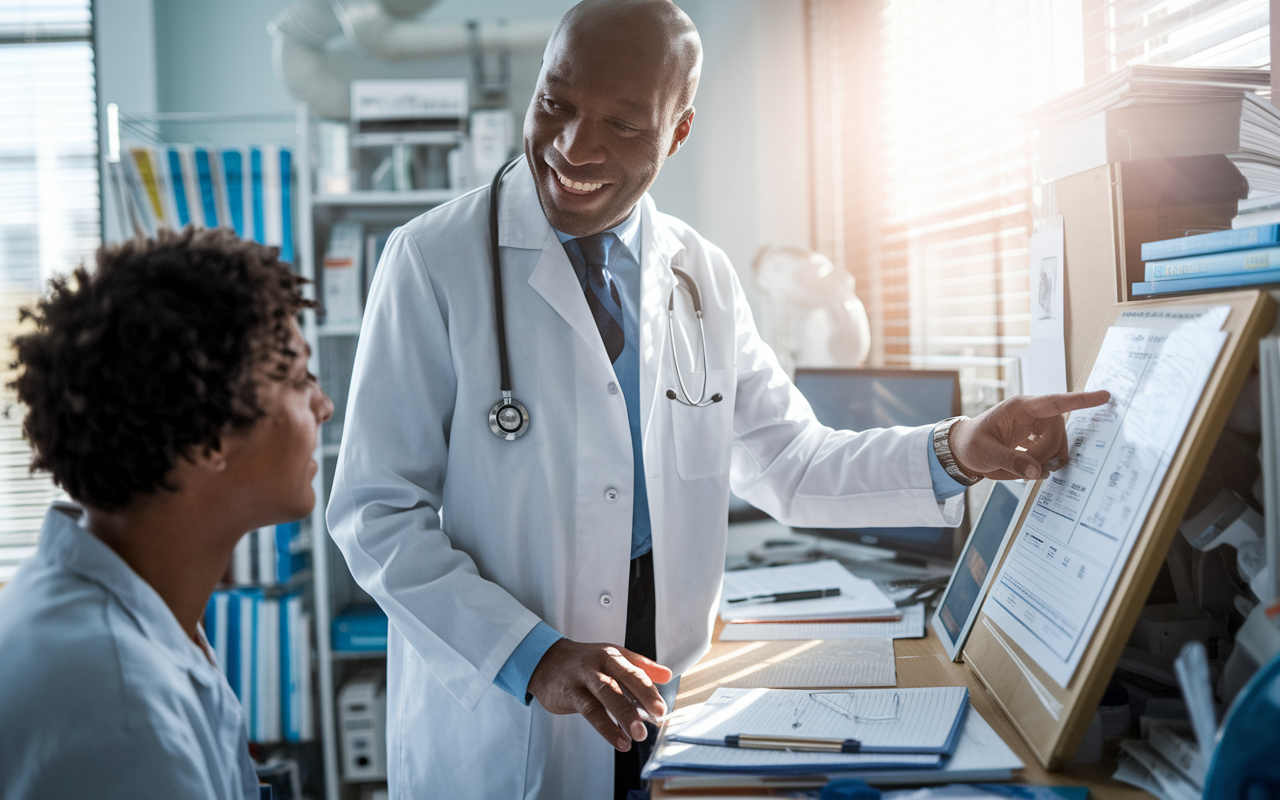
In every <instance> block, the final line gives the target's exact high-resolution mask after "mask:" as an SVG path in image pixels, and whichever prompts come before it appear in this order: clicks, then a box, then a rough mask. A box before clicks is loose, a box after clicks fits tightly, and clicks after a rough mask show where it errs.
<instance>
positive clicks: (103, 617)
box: [0, 503, 258, 800]
mask: <svg viewBox="0 0 1280 800" xmlns="http://www.w3.org/2000/svg"><path fill="white" fill-rule="evenodd" d="M81 517H82V512H81V510H80V509H79V508H78V507H77V506H74V505H71V504H69V503H67V504H64V503H56V504H54V505H53V506H52V507H51V508H50V509H49V511H48V512H47V514H46V515H45V520H44V528H43V530H42V531H41V534H40V545H39V549H38V551H37V553H36V555H35V556H34V557H32V558H31V559H30V560H28V561H27V562H26V563H25V564H23V565H22V568H21V569H20V570H18V574H17V576H16V577H15V578H14V579H13V581H12V582H11V583H10V584H9V585H8V586H6V587H5V588H4V589H3V590H2V591H0V776H3V778H2V780H0V800H18V798H22V799H23V800H28V798H29V799H30V800H45V798H63V797H85V798H89V797H92V798H96V799H98V800H116V799H117V798H118V799H119V800H135V798H143V797H165V798H168V797H173V798H179V797H181V798H200V799H201V800H205V799H206V798H217V800H257V798H258V779H257V776H256V775H255V774H254V770H253V762H252V761H251V760H250V758H249V746H248V741H247V739H246V734H245V724H244V717H243V716H242V713H241V710H240V702H239V701H238V700H237V699H236V696H235V694H233V693H232V691H231V687H230V686H228V685H227V681H226V679H225V678H224V677H223V675H222V673H221V672H220V671H219V670H218V668H217V667H216V666H215V665H214V663H213V655H212V649H211V648H209V647H208V642H207V641H206V640H205V639H204V631H203V630H201V631H199V637H200V640H201V642H200V644H197V643H196V642H195V641H193V640H192V639H191V638H190V637H189V636H187V634H186V632H185V631H184V630H183V629H182V626H181V625H179V624H178V620H177V619H176V618H175V617H174V616H173V612H172V611H170V610H169V607H168V606H167V605H166V604H165V602H164V600H162V599H161V598H160V595H158V594H156V591H155V590H154V589H153V588H151V585H150V584H148V583H147V582H146V581H144V580H142V578H140V577H138V575H137V573H135V572H134V571H133V570H132V569H130V567H129V565H128V564H126V563H125V562H124V560H123V559H121V558H120V556H118V555H116V553H115V551H114V550H112V549H111V548H109V547H107V545H106V544H104V543H103V542H102V540H100V539H98V538H97V537H96V536H94V535H93V534H91V533H89V531H87V530H85V529H84V528H83V527H82V526H81V523H80V519H81ZM202 648H203V649H202Z"/></svg>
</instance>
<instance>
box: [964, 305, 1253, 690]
mask: <svg viewBox="0 0 1280 800" xmlns="http://www.w3.org/2000/svg"><path fill="white" fill-rule="evenodd" d="M1228 313H1230V308H1228V307H1226V306H1218V307H1215V308H1210V309H1204V310H1201V311H1200V313H1198V314H1196V315H1194V316H1191V318H1190V319H1182V320H1177V321H1176V323H1175V324H1176V327H1174V326H1172V325H1170V323H1169V321H1165V320H1152V322H1154V323H1155V324H1152V325H1149V326H1147V327H1141V328H1138V327H1113V328H1110V329H1108V330H1107V334H1106V338H1105V339H1104V341H1103V344H1102V349H1101V351H1100V352H1099V353H1098V358H1097V361H1096V363H1095V364H1094V368H1093V372H1092V374H1090V376H1089V381H1088V385H1087V386H1086V389H1087V390H1089V391H1092V390H1095V389H1106V390H1108V391H1109V392H1111V401H1110V402H1109V403H1108V404H1107V405H1106V406H1102V407H1100V408H1091V409H1084V410H1082V411H1076V412H1073V413H1072V414H1071V417H1070V418H1069V419H1068V421H1067V438H1068V441H1069V442H1070V443H1071V445H1070V446H1071V455H1070V461H1069V463H1068V465H1067V466H1066V467H1064V468H1063V469H1061V470H1059V471H1058V472H1055V473H1052V474H1051V475H1050V477H1049V478H1048V479H1047V480H1045V481H1044V482H1043V483H1042V484H1041V486H1040V490H1039V492H1038V493H1037V495H1036V498H1035V502H1034V505H1033V506H1032V509H1031V511H1030V513H1028V515H1027V519H1026V522H1025V523H1024V524H1023V526H1022V529H1021V530H1020V531H1019V532H1018V537H1017V539H1016V540H1015V541H1014V543H1013V545H1012V547H1011V548H1010V551H1009V555H1008V557H1007V558H1006V559H1005V562H1004V566H1003V567H1002V568H1001V570H1000V574H999V575H998V576H997V577H996V580H995V583H994V584H993V586H992V588H991V594H990V596H989V597H988V598H987V602H986V603H985V604H984V606H983V610H984V611H985V612H986V613H987V615H988V616H989V617H990V618H991V619H992V620H993V621H994V622H995V623H996V624H997V625H999V626H1000V627H1001V628H1002V629H1003V630H1004V631H1005V633H1007V634H1008V635H1009V637H1010V638H1012V639H1013V640H1014V641H1015V642H1017V643H1018V645H1019V646H1020V647H1022V649H1023V650H1024V651H1026V653H1027V654H1028V655H1030V656H1031V658H1033V659H1034V660H1035V661H1036V663H1038V664H1039V665H1040V666H1041V667H1042V668H1043V669H1044V670H1045V671H1046V672H1047V673H1048V674H1049V676H1050V677H1051V678H1053V680H1054V681H1056V682H1057V683H1059V684H1060V685H1061V686H1063V687H1066V686H1067V685H1068V684H1069V683H1070V681H1071V678H1072V676H1073V675H1074V674H1075V671H1076V667H1077V666H1079V663H1080V658H1081V656H1082V655H1083V653H1084V650H1085V648H1086V647H1087V646H1088V644H1089V641H1090V639H1091V638H1092V637H1093V632H1094V630H1095V629H1096V628H1097V625H1098V620H1099V619H1100V618H1101V616H1102V612H1103V610H1104V609H1105V607H1106V605H1107V601H1108V599H1109V598H1110V597H1111V593H1112V591H1113V590H1114V589H1115V585H1116V581H1117V580H1118V579H1119V576H1120V572H1121V571H1122V570H1123V568H1124V564H1125V562H1126V560H1127V559H1128V557H1129V553H1130V552H1131V551H1132V550H1133V545H1134V541H1135V539H1136V538H1137V536H1138V533H1139V532H1140V531H1141V530H1142V526H1143V524H1144V522H1145V521H1146V518H1147V512H1148V511H1149V510H1150V508H1151V503H1152V501H1153V500H1154V498H1155V495H1156V492H1157V491H1158V490H1159V488H1160V484H1161V481H1162V480H1163V479H1164V476H1165V472H1166V471H1167V470H1168V468H1169V463H1170V461H1171V460H1172V458H1173V454H1174V452H1175V451H1176V450H1177V449H1178V445H1179V443H1180V442H1181V441H1182V435H1183V433H1184V432H1185V431H1186V427H1187V423H1188V421H1189V420H1190V419H1191V414H1192V412H1193V411H1194V410H1195V407H1196V404H1197V403H1198V402H1199V400H1200V394H1201V392H1202V391H1203V390H1204V386H1205V382H1206V381H1207V380H1208V378H1209V374H1210V372H1212V370H1213V366H1214V363H1215V362H1216V361H1217V359H1218V354H1219V352H1221V350H1222V345H1223V343H1224V342H1225V341H1226V338H1227V334H1226V333H1224V332H1222V330H1221V328H1222V324H1223V323H1224V322H1225V321H1226V318H1227V314H1228Z"/></svg>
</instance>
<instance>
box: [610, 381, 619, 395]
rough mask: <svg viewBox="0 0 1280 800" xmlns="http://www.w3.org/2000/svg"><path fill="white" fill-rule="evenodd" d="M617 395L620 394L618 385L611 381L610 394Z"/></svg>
mask: <svg viewBox="0 0 1280 800" xmlns="http://www.w3.org/2000/svg"><path fill="white" fill-rule="evenodd" d="M617 393H618V384H616V383H614V382H613V381H609V394H617Z"/></svg>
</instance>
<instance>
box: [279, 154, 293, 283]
mask: <svg viewBox="0 0 1280 800" xmlns="http://www.w3.org/2000/svg"><path fill="white" fill-rule="evenodd" d="M292 162H293V156H292V154H291V153H290V152H289V151H288V150H287V149H285V148H283V147H282V148H280V221H281V225H282V231H283V233H282V235H283V237H284V239H283V241H281V243H280V260H281V261H283V262H285V263H286V264H292V263H293V209H292V204H293V201H292V197H291V195H292V192H291V191H290V185H291V183H292V181H291V178H292V175H293V172H292Z"/></svg>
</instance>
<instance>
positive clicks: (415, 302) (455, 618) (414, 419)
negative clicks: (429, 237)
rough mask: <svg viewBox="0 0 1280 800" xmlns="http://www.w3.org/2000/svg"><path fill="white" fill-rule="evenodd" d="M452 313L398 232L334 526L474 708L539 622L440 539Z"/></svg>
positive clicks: (369, 582) (333, 509)
mask: <svg viewBox="0 0 1280 800" xmlns="http://www.w3.org/2000/svg"><path fill="white" fill-rule="evenodd" d="M446 312H447V305H446V304H445V301H444V299H443V297H442V296H440V295H439V294H437V287H436V286H435V284H434V283H433V281H432V278H431V275H430V273H429V270H428V269H427V266H426V263H425V260H424V258H423V255H422V253H421V252H419V249H418V247H417V244H416V242H415V241H414V239H413V237H412V236H410V235H408V234H406V233H405V232H404V231H403V230H398V231H396V233H395V234H393V235H392V237H391V239H390V240H389V241H388V242H387V247H386V252H385V254H384V255H383V257H382V260H381V262H380V263H379V268H378V272H377V275H376V278H375V280H374V283H373V287H372V289H371V291H370V295H369V301H368V304H367V308H366V311H365V320H364V324H363V327H362V329H361V334H360V344H359V346H358V348H357V351H356V359H355V367H354V369H353V371H352V377H351V391H350V395H349V399H348V402H347V413H346V419H345V423H344V430H343V443H342V447H341V450H340V453H339V456H338V468H337V473H336V475H335V478H334V483H333V492H332V498H331V499H330V501H329V508H328V520H329V528H330V531H331V532H332V535H333V539H334V541H335V542H336V543H337V544H338V547H339V548H340V549H341V550H342V553H343V555H344V556H345V557H346V560H347V565H348V566H349V567H350V569H351V574H352V576H353V577H354V578H355V580H356V582H357V583H358V584H360V586H361V587H362V588H363V589H364V590H365V591H366V592H368V593H369V594H370V595H371V596H372V597H373V599H374V600H376V601H377V602H378V605H380V606H381V607H382V609H383V610H384V611H385V612H386V613H387V616H388V617H389V619H390V620H391V623H392V624H393V625H395V626H396V629H397V630H398V631H399V632H400V634H401V635H403V636H404V638H405V640H406V641H407V643H408V644H409V646H411V647H412V648H413V649H414V650H415V651H416V652H417V654H418V655H419V656H420V657H421V658H422V660H423V661H424V662H425V663H426V664H427V665H428V667H429V668H430V669H431V671H432V673H433V674H434V675H435V677H436V678H437V679H438V680H439V681H440V682H441V683H442V684H443V685H444V686H445V687H446V688H447V689H448V691H449V692H450V693H451V694H452V695H453V696H454V697H455V698H457V700H458V701H459V702H460V703H462V704H463V706H465V707H466V708H468V709H471V708H474V707H475V704H476V703H477V702H478V701H479V699H480V697H481V695H482V694H483V693H484V692H485V691H486V690H490V688H491V687H492V684H493V681H494V678H495V676H496V675H497V674H498V670H499V669H500V668H501V667H502V665H503V664H504V662H506V660H507V659H508V657H509V656H510V655H511V654H512V652H514V651H515V649H516V647H517V646H518V645H519V644H520V642H521V641H522V640H523V639H524V638H525V636H526V635H527V634H528V633H529V632H530V631H531V630H532V629H533V628H534V626H536V625H537V624H538V622H539V621H540V620H539V618H538V617H537V615H536V614H534V613H533V612H532V611H530V610H528V609H527V608H525V607H524V606H523V605H521V604H520V602H519V601H517V600H516V599H515V598H514V597H512V596H511V594H510V593H508V592H507V591H506V590H505V589H503V588H502V587H501V586H499V585H498V584H496V583H493V582H492V581H489V580H486V579H484V578H483V577H481V576H480V574H479V571H478V570H477V568H476V564H475V562H474V561H473V559H472V558H471V557H470V556H469V555H468V554H467V553H465V552H463V551H461V550H458V549H456V548H454V547H453V546H452V545H451V543H450V541H449V538H448V536H447V535H446V534H445V533H444V531H443V530H441V519H440V507H441V500H442V494H443V490H444V480H445V468H446V463H447V456H448V447H449V429H450V425H451V423H452V414H453V406H454V396H455V391H456V374H455V371H454V367H453V360H452V354H451V347H450V339H449V329H448V323H447V319H446Z"/></svg>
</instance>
